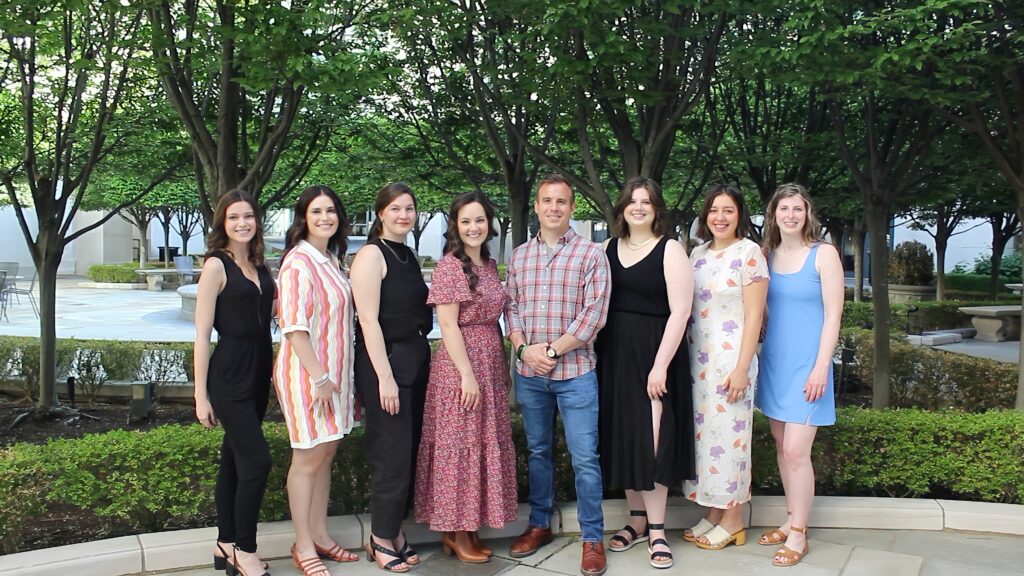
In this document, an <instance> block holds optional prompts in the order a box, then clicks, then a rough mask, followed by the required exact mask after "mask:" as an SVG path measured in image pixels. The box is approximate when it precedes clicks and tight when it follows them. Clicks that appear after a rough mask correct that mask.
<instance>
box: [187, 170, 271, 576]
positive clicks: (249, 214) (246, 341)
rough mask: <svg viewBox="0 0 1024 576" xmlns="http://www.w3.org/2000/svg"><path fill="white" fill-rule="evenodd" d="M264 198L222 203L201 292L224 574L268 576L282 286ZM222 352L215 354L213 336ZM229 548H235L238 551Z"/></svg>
mask: <svg viewBox="0 0 1024 576" xmlns="http://www.w3.org/2000/svg"><path fill="white" fill-rule="evenodd" d="M257 206H258V205H257V204H256V201H255V200H254V199H253V197H252V196H251V195H250V194H249V193H248V192H243V191H241V190H232V191H230V192H228V193H227V194H225V195H224V197H222V198H221V199H220V202H219V203H218V204H217V210H216V212H214V215H213V230H212V231H211V232H210V235H209V237H208V238H207V246H208V248H209V251H208V252H207V253H206V262H205V263H204V264H203V273H202V275H201V276H200V278H199V286H198V288H197V291H196V318H195V322H196V342H195V352H194V354H195V355H194V358H193V361H194V363H195V380H196V382H195V401H196V417H197V418H198V419H199V422H200V423H201V424H202V425H203V426H206V427H207V428H212V427H214V426H216V425H217V423H218V422H220V424H221V425H222V426H223V427H224V443H223V445H222V446H221V450H220V470H219V472H218V473H217V485H216V488H215V491H214V501H215V502H216V506H217V531H218V533H217V544H216V548H215V549H214V553H213V564H214V567H215V568H217V569H218V570H224V569H226V570H227V571H228V572H229V573H231V574H234V573H241V574H243V575H250V576H253V575H256V574H265V571H266V567H267V566H266V564H264V563H263V561H262V560H260V558H259V556H257V555H256V523H257V520H258V518H259V512H260V502H262V500H263V491H264V489H265V488H266V485H267V476H268V475H269V474H270V448H269V447H268V446H267V441H266V439H265V438H264V437H263V428H262V422H263V417H264V415H265V414H266V412H267V400H268V398H269V397H270V380H271V370H272V368H273V362H274V358H273V351H272V349H271V340H270V318H271V315H272V313H273V305H274V296H275V291H276V288H275V286H274V278H273V277H272V276H271V274H270V270H269V269H268V268H267V267H266V265H265V264H264V262H263V226H262V224H261V222H260V215H259V209H258V208H257ZM213 328H216V329H217V348H216V349H215V350H214V352H213V356H212V357H211V356H210V334H211V330H212V329H213ZM232 547H233V549H232V550H230V551H229V550H228V548H232Z"/></svg>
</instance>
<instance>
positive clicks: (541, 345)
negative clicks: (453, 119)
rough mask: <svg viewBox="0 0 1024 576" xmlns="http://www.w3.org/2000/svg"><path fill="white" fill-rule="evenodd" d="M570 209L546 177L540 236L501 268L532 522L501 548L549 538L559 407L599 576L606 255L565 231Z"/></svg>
mask: <svg viewBox="0 0 1024 576" xmlns="http://www.w3.org/2000/svg"><path fill="white" fill-rule="evenodd" d="M575 207H576V203H575V198H574V196H573V191H572V187H571V186H570V185H569V181H568V180H566V179H565V178H564V177H562V176H560V175H557V174H552V175H548V176H545V177H544V178H543V179H542V180H541V181H540V183H539V185H538V186H537V199H536V201H535V202H534V205H533V209H534V211H535V212H536V213H537V219H538V220H539V221H540V233H539V234H538V235H537V236H536V237H534V238H532V239H530V240H529V241H528V242H526V243H525V244H523V245H522V246H519V247H518V248H516V249H515V251H514V252H512V259H511V260H510V261H509V264H508V273H507V276H506V291H507V292H508V295H509V302H508V305H507V308H506V309H505V315H506V319H507V321H508V325H509V340H511V342H512V346H513V348H514V349H515V351H516V356H517V357H518V359H519V364H518V370H517V371H516V377H515V385H516V399H517V400H518V401H519V405H520V407H521V408H522V412H523V426H524V428H525V430H526V441H527V444H528V446H529V449H530V456H529V469H530V496H529V500H530V523H529V526H528V527H527V529H526V532H524V533H523V534H522V535H521V536H519V538H517V539H516V541H515V542H513V543H512V546H511V549H510V551H509V552H510V554H511V556H512V557H513V558H522V557H524V556H529V555H530V554H533V553H534V552H536V551H537V549H539V548H540V547H541V546H543V545H544V544H547V543H548V542H550V541H551V539H552V536H551V528H550V522H551V514H552V512H553V510H554V457H553V450H552V448H553V443H554V425H555V410H556V409H557V410H558V411H559V413H561V415H562V423H563V424H564V425H565V441H566V444H567V445H568V448H569V454H570V455H571V456H572V467H573V471H574V472H575V473H576V497H577V505H578V511H579V512H578V513H579V522H580V529H581V531H582V533H583V536H582V539H583V559H582V562H581V564H580V571H581V573H582V574H583V575H584V576H600V575H601V574H603V573H604V571H605V557H604V543H603V539H604V516H603V514H602V513H601V498H602V483H601V466H600V463H599V461H598V455H597V442H598V440H597V438H598V436H597V417H598V416H597V409H598V403H597V398H598V393H597V377H596V375H595V373H594V368H595V367H596V365H597V359H596V357H595V354H594V339H595V338H596V337H597V332H598V331H599V330H600V329H601V327H602V326H604V323H605V319H606V317H607V315H608V294H609V292H610V289H611V284H610V280H609V270H608V260H607V258H606V257H605V254H604V251H602V250H601V247H600V246H598V245H597V244H595V243H593V242H591V241H590V240H587V239H586V238H583V237H582V236H579V235H578V234H576V233H575V232H574V231H573V230H572V229H571V228H570V227H569V218H570V216H572V212H573V209H574V208H575Z"/></svg>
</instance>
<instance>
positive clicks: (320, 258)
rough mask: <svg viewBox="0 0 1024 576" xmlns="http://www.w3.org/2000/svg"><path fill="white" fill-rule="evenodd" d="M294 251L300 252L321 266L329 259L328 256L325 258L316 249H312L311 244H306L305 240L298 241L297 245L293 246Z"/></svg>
mask: <svg viewBox="0 0 1024 576" xmlns="http://www.w3.org/2000/svg"><path fill="white" fill-rule="evenodd" d="M295 249H296V250H302V251H303V252H305V253H306V254H308V255H309V256H310V257H312V258H313V260H315V261H316V262H317V263H319V264H323V263H324V262H327V260H329V259H330V258H329V257H328V256H325V255H324V253H323V252H321V251H319V250H317V249H316V248H314V247H313V245H312V244H310V243H309V242H306V241H305V240H299V243H298V244H296V245H295Z"/></svg>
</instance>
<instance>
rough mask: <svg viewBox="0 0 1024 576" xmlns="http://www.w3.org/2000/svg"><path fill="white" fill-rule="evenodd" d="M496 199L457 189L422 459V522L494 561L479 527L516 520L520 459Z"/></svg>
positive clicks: (440, 271) (457, 546)
mask: <svg viewBox="0 0 1024 576" xmlns="http://www.w3.org/2000/svg"><path fill="white" fill-rule="evenodd" d="M493 221H494V208H493V207H492V206H491V203H490V201H488V200H487V197H486V196H484V195H483V194H481V193H479V192H469V193H466V194H463V195H461V196H458V197H457V198H456V199H455V201H454V202H453V203H452V207H451V210H450V211H449V217H448V231H447V233H446V237H447V239H448V244H447V246H446V248H445V252H446V254H445V256H444V257H443V258H441V260H440V261H439V262H438V263H437V268H436V269H435V270H434V274H433V277H432V286H431V288H430V296H429V298H428V299H427V303H428V304H432V305H434V306H436V307H437V318H438V323H439V324H440V325H441V345H440V346H439V347H438V349H437V352H436V353H435V354H434V358H433V361H432V362H431V364H430V383H429V384H428V385H427V402H426V408H425V410H424V414H423V438H422V440H421V442H420V451H419V460H418V462H417V466H416V499H415V514H416V521H417V522H422V523H426V524H429V525H430V529H431V530H434V531H437V532H444V536H443V538H442V545H443V547H444V551H445V553H447V554H456V555H458V557H459V559H460V560H462V561H464V562H487V561H488V560H489V559H490V556H491V550H490V549H489V548H488V547H486V546H484V545H483V544H481V542H480V539H479V537H478V536H477V529H478V528H479V527H480V526H483V525H487V526H490V527H492V528H501V527H502V526H504V525H505V523H506V522H512V521H514V520H515V519H516V510H517V505H516V461H515V449H514V447H513V445H512V427H511V422H510V420H509V408H508V388H507V385H506V382H507V378H508V364H507V362H506V360H505V353H504V347H503V346H502V335H501V330H500V328H499V326H498V318H499V317H500V316H501V312H502V310H503V309H504V307H505V291H504V290H503V289H502V286H501V281H500V280H499V279H498V268H497V265H496V264H495V262H494V260H492V259H491V258H490V253H489V251H488V249H487V241H488V240H489V239H490V238H492V237H494V235H495V234H494V229H493V227H492V222H493Z"/></svg>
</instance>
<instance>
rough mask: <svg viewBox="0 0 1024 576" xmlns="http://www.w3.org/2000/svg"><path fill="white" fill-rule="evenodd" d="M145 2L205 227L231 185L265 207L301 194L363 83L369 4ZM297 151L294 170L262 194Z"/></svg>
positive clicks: (317, 0) (153, 45)
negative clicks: (357, 29)
mask: <svg viewBox="0 0 1024 576" xmlns="http://www.w3.org/2000/svg"><path fill="white" fill-rule="evenodd" d="M145 5H146V11H147V15H148V18H149V22H150V24H151V30H152V35H151V43H150V44H151V49H152V51H153V53H154V54H155V55H156V57H157V63H158V73H159V76H160V81H161V84H162V86H163V90H164V93H165V94H166V96H167V99H168V101H169V102H170V103H171V106H172V107H173V108H174V110H175V111H176V112H177V114H178V117H179V120H180V124H181V127H182V128H183V129H184V130H185V132H186V134H187V135H188V138H189V141H190V142H191V144H192V154H193V163H194V169H195V173H196V179H197V182H196V183H197V187H198V188H197V190H198V197H199V199H200V209H201V211H202V213H203V215H204V218H205V219H206V221H207V224H209V222H210V219H211V218H212V215H213V209H214V207H215V206H216V204H217V201H218V200H219V199H220V197H221V196H222V195H223V194H224V193H225V192H227V191H228V190H231V189H234V188H241V189H245V190H248V191H250V192H252V193H253V194H254V195H255V196H256V197H257V199H258V200H259V201H260V203H261V205H262V206H264V207H267V206H271V205H274V204H276V203H277V202H278V201H280V200H281V199H282V198H284V197H285V196H287V195H289V194H290V193H292V192H294V190H295V189H296V187H297V186H298V185H299V182H300V181H301V180H302V177H303V175H304V174H305V173H306V172H307V171H308V170H309V167H310V166H311V165H312V163H313V162H315V160H316V158H317V156H318V154H319V152H320V150H321V149H322V147H323V145H324V143H325V141H326V140H327V137H328V136H329V133H330V130H331V128H332V127H333V126H334V125H336V124H337V123H338V121H339V120H338V118H337V117H338V116H339V115H341V109H340V107H341V106H343V105H345V104H347V103H351V101H352V92H354V91H356V89H357V88H358V87H359V86H360V85H361V83H362V82H363V81H364V80H365V79H363V78H361V77H360V74H359V72H360V71H361V68H360V66H359V64H358V59H359V55H358V53H357V52H354V51H351V50H350V48H351V47H352V42H353V38H355V37H357V36H358V35H357V34H353V27H354V26H355V25H356V22H357V20H359V19H360V18H362V17H364V16H365V14H364V12H365V9H366V8H367V5H366V4H363V3H360V2H358V1H355V2H346V3H341V4H338V3H334V2H326V1H323V0H312V1H310V2H301V3H283V4H282V3H249V4H245V5H244V6H242V5H237V4H236V3H234V2H230V1H228V0H214V1H213V2H212V3H211V2H198V1H194V0H182V1H178V0H148V1H147V2H146V4H145ZM293 148H294V149H295V150H292V149H293ZM290 150H291V151H292V152H294V154H293V155H292V157H291V162H289V163H288V166H287V170H286V173H285V174H284V175H282V176H279V177H277V182H278V183H279V184H278V186H276V187H275V188H274V189H273V190H271V191H270V192H269V193H264V189H265V188H266V187H267V186H268V184H270V183H271V182H272V179H274V178H275V177H274V174H275V170H276V169H277V168H278V164H279V162H280V161H281V160H282V158H284V157H286V155H287V152H289V151H290Z"/></svg>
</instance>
